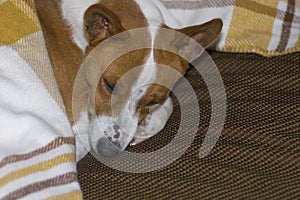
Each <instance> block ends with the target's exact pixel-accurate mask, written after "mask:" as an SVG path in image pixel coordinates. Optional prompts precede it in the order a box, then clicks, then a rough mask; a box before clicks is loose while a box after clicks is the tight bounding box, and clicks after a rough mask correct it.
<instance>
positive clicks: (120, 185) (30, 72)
mask: <svg viewBox="0 0 300 200" xmlns="http://www.w3.org/2000/svg"><path fill="white" fill-rule="evenodd" d="M160 1H161V2H162V5H163V6H165V7H166V8H167V9H168V10H170V12H173V14H174V15H175V16H178V17H179V18H180V20H183V19H187V18H188V17H187V16H193V12H196V13H197V12H200V11H201V13H205V14H206V15H204V14H203V15H199V20H200V21H206V20H208V19H209V18H211V17H220V18H222V20H223V22H224V29H223V31H224V32H223V33H222V34H221V38H220V41H219V42H218V43H217V44H216V46H215V48H213V49H212V50H208V52H207V54H206V58H209V61H211V62H212V63H211V62H210V64H213V65H212V66H213V67H214V68H215V69H217V72H218V76H220V78H221V80H222V84H221V85H220V84H217V85H214V84H212V85H208V84H207V83H208V82H207V80H209V81H210V83H214V81H216V79H217V78H216V77H217V76H215V75H216V74H214V73H215V72H214V73H213V72H212V71H210V69H212V68H209V67H208V68H205V66H207V63H206V62H205V61H206V59H203V55H202V56H201V57H200V58H199V59H197V60H196V61H195V62H193V63H192V64H191V66H190V70H189V71H188V72H187V74H186V76H185V78H186V80H188V83H189V85H190V86H191V87H192V91H190V90H186V89H185V88H184V87H183V86H184V84H183V80H184V79H183V80H181V81H179V82H178V83H177V84H176V86H175V89H178V90H177V91H178V92H179V96H176V95H177V93H173V94H172V95H171V97H172V100H173V103H174V112H173V113H172V115H171V117H170V119H169V121H168V123H167V124H166V126H165V127H164V129H163V130H162V131H161V132H160V133H158V134H157V135H155V136H154V137H152V138H150V139H148V140H146V141H144V142H142V143H140V144H138V145H136V146H130V147H128V148H127V149H126V151H127V152H129V153H132V154H134V155H151V156H150V157H149V159H148V160H147V159H146V160H144V162H140V161H138V160H135V159H134V158H132V157H131V158H129V159H128V161H129V163H131V164H129V165H127V164H128V163H127V162H126V163H125V162H124V163H122V162H119V163H117V164H116V163H115V166H116V167H115V168H112V167H110V166H108V165H107V163H104V162H100V161H99V159H96V158H95V157H94V156H93V155H91V154H90V153H89V154H87V155H86V156H85V157H84V158H83V159H81V160H76V156H77V155H78V154H77V153H78V151H80V149H79V146H80V145H78V141H77V140H76V138H75V135H74V132H73V129H72V126H71V124H70V123H69V121H68V119H67V117H66V112H65V107H64V104H63V100H62V98H61V95H60V93H59V90H58V87H57V84H56V80H55V77H54V74H53V70H52V67H51V62H50V60H49V57H48V54H47V49H46V45H45V40H44V36H43V33H42V31H41V26H40V22H39V20H38V17H37V14H36V10H35V5H34V1H33V0H3V1H0V33H1V34H0V199H5V200H6V199H30V200H34V199H48V200H50V199H55V200H58V199H63V200H65V199H72V200H77V199H78V200H81V199H87V200H88V199H105V200H109V199H130V200H131V199H155V200H156V199H176V200H177V199H184V200H185V199H187V200H194V199H195V200H198V199H209V200H210V199H220V200H221V199H222V200H224V199H228V200H229V199H230V200H232V199H234V200H239V199H241V200H244V199H246V200H248V199H250V200H251V199H253V200H254V199H255V200H257V199H259V200H265V199H271V200H277V199H278V200H285V199H286V200H290V199H293V200H294V199H295V200H296V199H300V179H299V177H300V128H299V127H300V68H299V66H300V39H299V27H300V10H299V9H298V7H299V5H298V4H299V2H298V1H284V0H277V1H244V0H233V1H214V0H211V1H201V0H199V1H172V0H160ZM180 13H181V14H180ZM183 15H184V16H185V17H186V18H182V17H180V16H183ZM197 16H198V15H197ZM189 19H190V20H194V19H198V18H189ZM241 22H242V23H241ZM190 23H192V21H190ZM197 23H198V22H197ZM225 36H226V37H225ZM198 64H200V65H199V66H200V68H197V70H196V68H195V66H198ZM201 66H203V68H202V67H201ZM199 69H200V71H201V70H202V71H201V72H202V73H199ZM203 69H206V70H204V71H203ZM211 88H213V90H212V91H213V92H211V90H210V89H211ZM220 88H221V90H219V89H220ZM224 92H225V94H226V96H225V97H224ZM191 95H192V96H193V95H195V97H196V98H195V99H193V98H191ZM179 97H180V98H179ZM180 100H182V101H180ZM195 100H196V102H195ZM180 102H181V103H180ZM224 103H225V104H224ZM215 106H217V107H218V106H220V107H221V108H223V109H224V110H225V111H226V112H225V113H222V112H216V113H215V112H213V111H215V110H214V108H215ZM183 108H185V109H187V111H188V116H184V117H183V113H182V109H183ZM224 110H223V111H224ZM224 114H225V115H224ZM195 116H196V117H195ZM212 116H215V117H217V118H218V117H221V118H218V119H222V120H221V122H222V123H221V126H218V127H217V128H215V129H210V127H211V124H212V121H213V120H212V119H213V117H212ZM222 117H225V118H222ZM223 119H224V120H225V121H224V123H223ZM183 122H184V123H185V126H183V128H182V126H181V125H182V123H183ZM189 124H194V125H195V124H196V127H194V126H193V127H192V126H191V127H189ZM180 128H182V129H180ZM178 130H181V133H183V134H182V135H181V137H179V139H178ZM216 133H218V134H216ZM174 141H175V143H174ZM76 142H77V143H76ZM169 144H173V145H171V146H169ZM166 147H169V148H168V151H167V153H165V154H154V156H153V154H152V153H153V152H159V150H161V149H165V148H166ZM178 152H180V153H179V154H178ZM173 155H177V157H176V159H174V160H172V162H166V160H168V158H169V157H170V158H171V157H172V156H173ZM149 162H151V163H150V164H151V165H149ZM162 163H163V165H161V167H159V168H151V167H149V166H152V164H153V166H155V165H160V164H162ZM125 164H126V165H127V166H125ZM124 166H125V168H124ZM126 167H128V168H126ZM118 168H122V169H125V170H119V169H118ZM126 169H130V170H127V171H126Z"/></svg>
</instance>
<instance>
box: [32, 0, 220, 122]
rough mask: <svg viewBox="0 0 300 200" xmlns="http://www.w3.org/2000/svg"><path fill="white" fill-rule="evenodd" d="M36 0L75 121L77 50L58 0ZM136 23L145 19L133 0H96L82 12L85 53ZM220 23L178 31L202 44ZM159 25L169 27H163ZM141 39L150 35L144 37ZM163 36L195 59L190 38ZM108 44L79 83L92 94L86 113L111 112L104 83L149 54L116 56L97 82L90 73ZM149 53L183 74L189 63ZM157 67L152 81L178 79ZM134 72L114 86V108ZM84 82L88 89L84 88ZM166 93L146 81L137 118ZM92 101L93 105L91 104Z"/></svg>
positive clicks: (139, 24)
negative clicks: (84, 81) (147, 86)
mask: <svg viewBox="0 0 300 200" xmlns="http://www.w3.org/2000/svg"><path fill="white" fill-rule="evenodd" d="M35 3H36V8H37V11H38V15H39V18H40V21H41V25H42V29H43V32H44V35H45V39H46V43H47V48H48V52H49V55H50V59H51V63H52V65H53V69H54V72H55V76H56V79H57V82H58V86H59V89H60V92H61V94H62V97H63V99H64V103H65V106H66V109H67V114H68V117H69V119H70V121H71V122H73V123H74V121H75V120H76V119H73V114H74V113H72V92H73V85H74V80H75V77H76V74H77V72H78V70H79V67H80V65H81V63H82V61H83V60H82V52H81V51H80V49H79V48H78V47H77V46H76V45H75V44H74V43H73V42H72V40H71V34H70V28H69V27H68V26H67V25H66V22H65V21H63V19H62V15H61V8H60V1H57V0H56V1H45V0H35ZM54 12H55V13H54ZM139 27H147V20H146V19H145V17H144V16H143V14H142V12H141V11H140V10H139V7H138V5H136V3H135V2H134V1H133V0H101V3H99V4H97V5H93V6H92V7H90V8H89V9H88V10H87V12H86V13H85V16H84V31H85V35H86V37H87V39H88V40H89V46H88V47H87V48H86V55H85V57H87V56H88V55H89V54H90V52H92V50H93V49H94V48H95V47H96V46H97V45H98V44H99V43H101V42H102V41H103V40H105V39H106V38H107V37H110V36H113V35H115V34H118V33H120V32H122V31H124V30H130V29H134V28H139ZM221 27H222V22H221V20H214V21H212V22H210V23H206V24H204V25H199V26H193V27H188V28H185V29H180V30H178V31H179V32H182V33H184V34H187V35H189V36H190V37H192V38H193V39H195V40H197V41H198V42H199V43H201V44H202V45H203V46H205V47H207V46H209V45H210V44H211V43H212V42H214V41H215V39H216V38H217V37H218V35H219V33H220V31H221ZM163 28H168V27H167V26H163ZM145 37H150V36H149V35H146V36H145ZM170 38H171V39H172V41H171V40H170ZM123 39H128V38H123ZM168 39H169V40H170V43H168V44H166V45H169V46H171V48H173V49H174V52H175V53H176V52H178V53H183V54H185V55H186V58H187V59H188V60H192V59H193V58H196V57H197V56H198V55H199V53H200V52H196V51H194V49H191V48H192V47H193V46H192V45H191V44H192V43H193V42H192V41H190V40H186V39H182V38H180V37H179V38H178V37H176V36H175V35H170V36H168ZM134 42H135V41H134V38H133V41H132V42H131V43H130V42H129V43H128V44H132V43H134ZM171 43H172V44H171ZM107 48H108V49H107V51H103V52H100V53H99V54H100V55H99V54H97V55H95V60H96V61H95V63H94V65H90V66H87V69H86V74H85V76H86V80H87V83H83V85H82V88H83V89H86V90H88V89H91V91H94V92H95V93H94V94H93V95H92V96H94V97H95V98H94V99H92V101H93V102H91V104H90V107H89V111H90V113H94V112H93V111H92V110H95V113H94V114H95V115H99V114H102V115H103V114H111V97H112V95H111V93H110V92H109V91H108V89H107V85H106V84H105V83H107V82H108V83H109V85H115V84H117V82H118V80H119V79H120V78H121V77H122V76H123V75H124V74H126V72H128V71H129V70H131V69H132V68H133V67H136V66H139V65H142V64H143V63H144V62H145V59H146V57H147V55H148V54H149V49H142V50H138V51H134V52H130V53H128V54H125V55H123V56H121V57H120V58H118V59H117V60H115V61H114V62H113V63H112V64H111V65H110V66H109V67H108V68H107V70H106V71H105V72H104V74H103V76H102V77H101V78H100V82H99V83H98V80H99V77H98V73H95V72H97V71H99V66H98V64H99V63H101V62H103V59H104V57H105V56H106V55H105V54H106V53H109V52H114V49H111V48H114V47H107ZM154 56H155V61H156V62H157V63H159V64H164V65H168V66H172V68H173V69H175V70H176V71H178V72H179V73H180V74H184V73H185V71H186V70H187V68H188V62H187V61H185V60H184V59H183V58H181V57H179V56H178V55H176V54H174V53H170V52H165V51H162V50H155V52H154ZM158 70H159V71H158V73H157V74H158V77H157V79H159V81H163V82H164V83H166V84H167V85H168V86H169V87H171V86H172V85H173V84H174V83H175V82H176V81H177V79H178V78H179V77H178V76H173V77H170V75H169V74H168V72H165V71H164V70H163V69H162V68H159V69H158ZM138 74H139V73H138V72H137V73H136V74H135V75H132V77H130V80H128V81H127V82H126V85H124V84H123V85H122V84H120V85H118V87H117V88H116V89H115V90H116V91H115V93H117V94H118V97H117V98H116V104H114V105H116V107H118V106H119V107H120V108H117V110H121V108H122V106H123V104H124V100H125V99H127V98H128V94H130V85H132V84H133V83H134V81H135V80H136V79H137V78H138ZM105 81H106V82H105ZM85 84H86V85H85ZM88 85H89V86H90V87H92V88H88ZM96 88H97V89H96ZM168 94H169V90H168V89H167V88H166V87H164V86H161V85H158V84H153V85H151V86H150V88H149V89H148V90H147V94H146V95H145V96H144V97H143V98H142V99H140V101H139V102H138V104H137V112H138V113H139V115H140V117H141V120H142V119H143V118H144V117H145V116H146V115H147V113H148V112H149V110H150V109H155V105H154V104H153V103H158V104H160V103H163V102H164V100H165V99H166V98H167V97H168ZM91 105H95V107H93V106H91Z"/></svg>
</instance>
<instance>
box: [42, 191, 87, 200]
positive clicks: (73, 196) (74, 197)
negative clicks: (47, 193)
mask: <svg viewBox="0 0 300 200" xmlns="http://www.w3.org/2000/svg"><path fill="white" fill-rule="evenodd" d="M66 199H70V200H81V199H82V194H81V192H80V191H73V192H70V193H67V194H62V195H58V196H54V197H49V198H47V199H45V200H66Z"/></svg>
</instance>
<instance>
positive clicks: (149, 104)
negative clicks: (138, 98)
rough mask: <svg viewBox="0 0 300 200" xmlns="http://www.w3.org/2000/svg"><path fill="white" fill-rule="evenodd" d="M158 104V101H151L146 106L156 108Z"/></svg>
mask: <svg viewBox="0 0 300 200" xmlns="http://www.w3.org/2000/svg"><path fill="white" fill-rule="evenodd" d="M157 104H159V102H158V101H151V102H150V103H148V104H147V105H146V106H148V107H151V106H156V105H157Z"/></svg>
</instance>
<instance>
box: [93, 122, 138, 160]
mask: <svg viewBox="0 0 300 200" xmlns="http://www.w3.org/2000/svg"><path fill="white" fill-rule="evenodd" d="M132 139H133V137H132V136H130V135H128V134H127V133H126V131H124V130H121V128H120V127H119V126H118V125H117V124H116V123H114V124H113V125H112V126H109V127H107V128H106V130H105V131H104V137H103V136H102V137H101V138H99V139H98V141H97V142H96V143H94V148H93V150H94V153H96V154H98V155H99V156H104V157H113V156H116V155H117V154H118V153H120V152H121V151H123V150H124V149H125V148H126V147H127V146H128V145H129V143H130V142H131V140H132Z"/></svg>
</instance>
